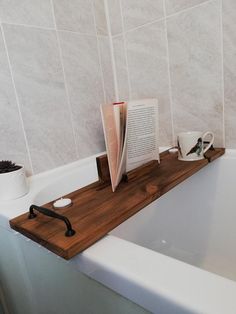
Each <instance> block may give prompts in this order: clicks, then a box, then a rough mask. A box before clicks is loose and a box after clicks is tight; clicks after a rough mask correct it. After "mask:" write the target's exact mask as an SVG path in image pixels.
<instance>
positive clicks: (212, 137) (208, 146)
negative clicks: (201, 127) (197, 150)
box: [202, 131, 215, 154]
mask: <svg viewBox="0 0 236 314" xmlns="http://www.w3.org/2000/svg"><path fill="white" fill-rule="evenodd" d="M207 135H210V136H211V141H210V143H209V144H208V145H207V147H206V148H204V150H203V153H204V154H205V152H206V151H208V149H209V148H210V147H211V145H212V144H213V142H214V138H215V137H214V134H213V133H212V132H210V131H208V132H205V133H204V134H203V135H202V140H203V142H204V138H205V137H206V136H207Z"/></svg>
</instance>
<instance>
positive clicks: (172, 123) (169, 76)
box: [163, 0, 175, 146]
mask: <svg viewBox="0 0 236 314" xmlns="http://www.w3.org/2000/svg"><path fill="white" fill-rule="evenodd" d="M163 9H164V16H165V17H166V2H165V0H163ZM165 36H166V53H167V68H168V71H167V72H168V83H169V99H170V114H171V128H172V146H174V145H175V129H174V112H173V93H172V84H171V83H172V82H171V75H170V52H169V41H168V29H167V19H166V18H165Z"/></svg>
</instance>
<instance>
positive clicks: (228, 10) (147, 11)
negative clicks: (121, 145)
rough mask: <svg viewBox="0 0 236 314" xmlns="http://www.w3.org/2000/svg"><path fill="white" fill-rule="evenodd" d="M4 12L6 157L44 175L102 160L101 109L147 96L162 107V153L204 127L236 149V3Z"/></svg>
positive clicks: (0, 93)
mask: <svg viewBox="0 0 236 314" xmlns="http://www.w3.org/2000/svg"><path fill="white" fill-rule="evenodd" d="M0 8H1V9H0V22H1V31H0V69H1V71H0V110H1V115H0V159H6V158H7V159H12V160H14V161H16V162H19V163H24V164H25V165H26V168H27V171H28V173H39V172H42V171H45V170H48V169H51V168H54V167H57V166H60V165H63V164H66V163H69V162H71V161H74V160H77V159H80V158H83V157H86V156H89V155H92V154H95V153H98V152H101V151H103V150H104V141H103V134H102V128H101V120H100V113H99V104H100V103H103V102H110V101H113V100H115V99H116V100H118V99H119V100H123V99H131V98H143V97H157V98H158V99H159V105H160V133H161V145H172V144H173V142H174V139H175V137H176V134H177V133H178V132H179V131H182V130H193V129H198V130H213V131H214V132H215V134H216V145H224V144H225V143H226V146H227V147H232V148H236V104H235V99H236V88H235V87H236V35H235V34H236V1H235V0H208V1H205V0H70V1H68V0H33V1H32V0H25V1H17V0H9V1H1V0H0ZM105 16H107V21H108V23H107V22H106V18H105Z"/></svg>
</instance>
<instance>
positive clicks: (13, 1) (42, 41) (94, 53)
mask: <svg viewBox="0 0 236 314" xmlns="http://www.w3.org/2000/svg"><path fill="white" fill-rule="evenodd" d="M104 14H105V10H104V5H103V1H100V0H93V1H90V0H86V1H85V0H70V1H67V0H53V1H51V0H33V1H32V0H25V1H17V0H9V1H0V21H1V30H0V69H1V70H0V110H1V115H0V159H12V160H14V161H16V162H18V163H23V164H25V165H26V168H27V172H28V173H29V174H31V173H38V172H42V171H45V170H48V169H51V168H54V167H57V166H60V165H63V164H66V163H69V162H72V161H75V160H77V159H79V158H83V157H86V156H89V155H92V154H95V153H98V152H100V151H103V150H104V140H103V134H102V127H101V121H100V112H99V104H100V103H104V102H105V101H111V99H113V98H114V96H113V95H114V94H113V90H114V89H113V76H112V71H110V68H111V58H110V47H109V38H108V36H107V26H106V19H105V18H104Z"/></svg>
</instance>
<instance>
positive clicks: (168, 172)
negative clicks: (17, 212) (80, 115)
mask: <svg viewBox="0 0 236 314" xmlns="http://www.w3.org/2000/svg"><path fill="white" fill-rule="evenodd" d="M224 152H225V150H224V148H216V149H214V150H209V151H208V152H207V153H206V159H203V160H199V161H192V162H185V161H179V160H178V159H177V154H176V153H174V154H173V153H169V152H168V151H166V152H163V153H161V163H160V164H158V163H157V162H156V161H152V162H149V163H148V164H146V165H144V166H141V167H139V168H137V169H135V170H133V171H131V172H129V173H128V174H127V175H126V177H125V178H124V179H125V180H123V181H122V182H121V183H120V185H119V186H118V188H117V190H116V192H115V193H113V192H112V190H111V185H110V178H109V171H108V168H107V158H106V156H101V157H99V158H98V159H97V165H98V174H99V181H97V182H95V183H92V184H90V185H88V186H86V187H84V188H82V189H79V190H77V191H74V192H72V193H70V194H68V195H67V196H66V197H69V198H71V199H72V202H73V204H72V206H70V207H65V208H62V209H53V205H52V204H53V202H50V203H48V204H46V205H43V207H46V208H47V209H50V210H52V211H53V212H54V213H57V214H60V215H64V216H66V217H67V218H68V219H69V221H70V223H71V225H72V228H73V229H74V231H75V234H74V235H73V236H69V237H68V236H65V230H66V229H65V223H64V222H63V221H61V220H58V219H55V218H51V217H48V216H45V215H43V214H41V213H39V214H38V213H37V217H35V218H34V216H33V217H31V218H34V219H29V218H28V216H29V213H25V214H23V215H21V216H19V217H16V218H14V219H12V220H10V226H11V228H13V229H15V230H16V231H19V232H20V233H22V234H24V235H25V236H27V237H29V238H30V239H32V240H34V241H36V242H38V243H40V244H41V245H43V246H45V247H46V248H47V249H49V250H51V251H52V252H54V253H56V254H57V255H59V256H61V257H63V258H65V259H70V258H71V257H73V256H75V255H76V254H78V253H80V252H81V251H83V250H84V249H86V248H88V247H89V246H90V245H92V244H94V243H95V242H96V241H97V240H99V239H101V238H102V237H103V236H105V235H106V234H107V233H108V232H109V231H111V230H112V229H114V228H115V227H117V226H118V225H119V224H121V223H122V222H124V221H125V220H127V219H128V218H129V217H131V216H132V215H134V214H135V213H137V212H138V211H139V210H141V209H142V208H144V207H145V206H146V205H148V204H150V203H151V202H152V201H154V200H155V199H157V198H159V197H160V196H161V195H163V194H165V193H166V192H167V191H169V190H170V189H172V188H173V187H174V186H176V185H177V184H179V183H180V182H182V181H184V180H185V179H187V178H188V177H190V176H191V175H193V174H194V173H196V172H197V171H198V170H200V169H201V168H203V167H204V166H206V165H207V164H208V163H209V162H211V161H213V160H215V159H217V158H218V157H220V156H221V155H223V154H224ZM144 210H145V209H144ZM33 215H34V214H33Z"/></svg>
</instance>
